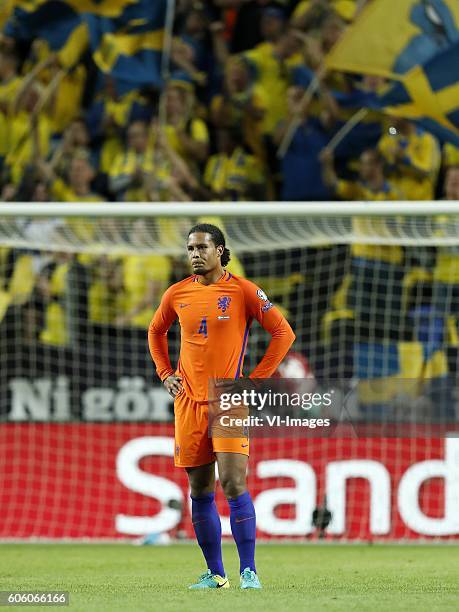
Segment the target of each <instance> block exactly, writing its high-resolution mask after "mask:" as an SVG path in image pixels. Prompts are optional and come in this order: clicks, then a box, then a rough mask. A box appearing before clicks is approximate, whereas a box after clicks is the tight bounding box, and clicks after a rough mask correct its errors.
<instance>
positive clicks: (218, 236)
mask: <svg viewBox="0 0 459 612" xmlns="http://www.w3.org/2000/svg"><path fill="white" fill-rule="evenodd" d="M196 232H202V233H203V234H210V236H211V238H212V242H213V243H214V244H215V246H216V247H218V246H222V247H223V253H222V257H221V262H222V266H223V267H225V266H227V265H228V264H229V262H230V260H231V256H230V252H229V249H227V248H226V246H225V244H226V241H225V236H224V235H223V232H222V230H221V229H220V228H218V227H217V226H216V225H211V224H210V223H198V225H195V226H194V227H192V228H191V229H190V231H189V232H188V237H189V236H190V235H191V234H195V233H196Z"/></svg>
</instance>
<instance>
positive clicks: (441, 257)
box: [433, 247, 459, 285]
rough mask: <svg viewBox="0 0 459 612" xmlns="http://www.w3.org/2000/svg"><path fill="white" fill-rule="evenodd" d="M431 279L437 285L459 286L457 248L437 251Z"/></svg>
mask: <svg viewBox="0 0 459 612" xmlns="http://www.w3.org/2000/svg"><path fill="white" fill-rule="evenodd" d="M433 278H434V281H436V282H439V283H448V284H453V285H458V284H459V248H457V247H443V248H441V249H438V254H437V261H436V264H435V268H434V273H433Z"/></svg>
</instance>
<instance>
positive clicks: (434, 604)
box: [0, 544, 459, 612]
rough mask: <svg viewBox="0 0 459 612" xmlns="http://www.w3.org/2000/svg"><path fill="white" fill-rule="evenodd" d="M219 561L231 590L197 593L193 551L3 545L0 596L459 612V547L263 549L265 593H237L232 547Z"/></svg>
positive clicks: (117, 606) (92, 603)
mask: <svg viewBox="0 0 459 612" xmlns="http://www.w3.org/2000/svg"><path fill="white" fill-rule="evenodd" d="M224 560H225V566H226V571H227V572H228V575H229V577H230V581H231V588H230V589H218V590H209V591H204V592H196V591H188V590H187V588H186V587H187V585H188V584H190V583H191V582H193V581H194V579H195V578H196V577H197V576H198V575H199V574H200V573H201V572H202V571H204V565H203V561H202V558H201V553H200V551H199V549H198V548H197V546H195V545H187V544H182V545H173V546H165V547H161V546H146V547H135V546H130V545H111V544H105V545H103V544H101V545H93V544H17V545H13V544H2V545H0V590H20V591H30V590H31V591H37V590H40V591H43V590H66V591H70V609H71V610H82V611H85V612H86V611H90V610H94V611H96V610H97V611H102V610H107V611H112V610H123V611H130V610H132V611H135V612H137V611H138V610H160V611H161V612H165V611H169V610H171V611H172V610H173V611H174V612H176V611H177V610H179V611H182V612H190V611H194V610H199V611H200V612H204V611H206V610H211V611H212V612H226V611H231V612H236V611H237V610H247V611H248V612H254V611H258V610H263V612H268V611H270V610H273V611H274V610H275V611H276V612H277V611H280V610H308V611H310V612H316V611H322V610H327V611H328V610H340V611H341V610H343V611H346V612H348V611H349V610H358V611H359V612H361V611H365V610H369V611H371V612H375V611H378V610H384V611H390V612H394V611H398V610H410V611H411V612H412V611H414V610H415V611H416V612H423V611H426V612H435V611H437V610H438V611H442V612H443V611H445V610H454V611H457V610H459V546H421V545H413V546H409V545H406V546H398V545H374V546H368V545H355V546H351V545H349V546H347V545H325V546H309V545H304V546H303V545H270V544H261V545H259V546H258V549H257V565H258V572H259V575H260V578H261V580H262V583H263V586H264V589H263V590H262V591H240V589H239V580H238V569H239V568H238V561H237V556H236V551H235V547H234V546H233V545H230V544H229V545H225V546H224ZM21 609H23V608H21ZM47 609H50V608H47ZM57 609H62V608H57ZM63 609H69V608H63Z"/></svg>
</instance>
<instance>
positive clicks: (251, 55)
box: [244, 43, 303, 134]
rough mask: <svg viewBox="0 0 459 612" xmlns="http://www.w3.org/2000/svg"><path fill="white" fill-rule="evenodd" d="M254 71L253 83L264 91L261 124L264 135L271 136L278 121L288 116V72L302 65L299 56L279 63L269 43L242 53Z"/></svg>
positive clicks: (301, 59)
mask: <svg viewBox="0 0 459 612" xmlns="http://www.w3.org/2000/svg"><path fill="white" fill-rule="evenodd" d="M244 57H245V58H247V60H248V61H249V63H250V64H251V65H252V66H253V67H254V68H255V70H256V77H255V82H256V84H257V85H258V86H259V87H260V88H262V89H263V90H264V93H265V96H264V98H265V100H266V101H267V104H266V112H265V116H264V118H263V122H262V131H263V133H264V134H273V132H274V130H275V129H276V127H277V125H278V123H279V121H281V120H282V119H285V117H286V116H287V115H288V107H287V89H288V87H289V84H290V70H291V69H293V68H294V67H295V66H301V65H302V64H303V58H302V56H301V55H299V54H296V55H294V56H292V57H290V58H289V59H288V60H286V61H285V62H281V61H280V60H279V59H278V58H277V57H276V56H275V54H274V48H273V45H272V44H271V43H261V44H260V45H258V46H257V47H255V49H251V50H250V51H247V52H245V53H244Z"/></svg>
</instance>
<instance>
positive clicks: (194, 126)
mask: <svg viewBox="0 0 459 612" xmlns="http://www.w3.org/2000/svg"><path fill="white" fill-rule="evenodd" d="M179 129H181V130H184V131H186V132H187V134H188V135H189V136H190V137H191V138H193V140H196V141H197V142H201V143H204V144H208V142H209V131H208V129H207V125H206V124H205V122H204V121H203V120H202V119H192V120H191V122H190V125H189V128H188V130H187V129H186V124H185V123H184V124H183V125H181V126H179ZM164 130H165V133H166V138H167V142H168V143H169V145H170V146H171V148H172V149H173V150H174V151H175V152H176V153H177V154H178V155H180V157H183V159H185V160H187V161H190V162H193V161H194V160H192V159H190V158H189V156H188V155H187V153H186V152H185V150H184V148H183V146H182V143H181V142H180V139H179V137H178V135H177V132H178V129H177V127H176V126H175V125H170V124H168V125H166V127H165V128H164Z"/></svg>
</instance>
